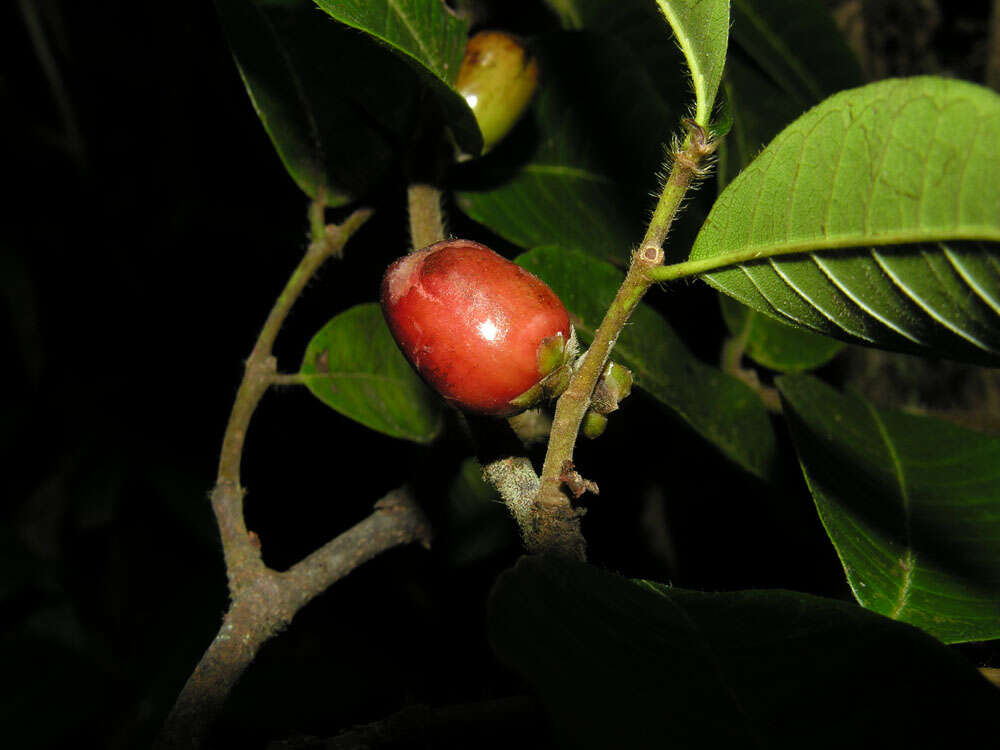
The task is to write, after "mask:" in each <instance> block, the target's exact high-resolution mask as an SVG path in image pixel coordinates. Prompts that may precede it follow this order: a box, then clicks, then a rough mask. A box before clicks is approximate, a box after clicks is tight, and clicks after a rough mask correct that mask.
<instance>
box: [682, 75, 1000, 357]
mask: <svg viewBox="0 0 1000 750" xmlns="http://www.w3.org/2000/svg"><path fill="white" fill-rule="evenodd" d="M998 144H1000V96H998V95H997V94H996V93H994V92H992V91H990V90H989V89H985V88H983V87H980V86H976V85H974V84H970V83H964V82H961V81H955V80H946V79H940V78H931V77H922V78H910V79H894V80H887V81H881V82H879V83H875V84H871V85H869V86H864V87H862V88H859V89H853V90H851V91H845V92H843V93H841V94H837V95H836V96H833V97H831V98H830V99H827V100H826V101H824V102H823V103H822V104H820V105H818V106H817V107H815V108H814V109H812V110H810V111H809V112H807V113H806V114H805V115H803V116H802V117H800V118H799V119H797V120H796V121H795V122H794V123H792V124H791V125H790V126H788V127H787V128H786V129H785V130H784V131H782V133H781V134H780V135H779V136H778V137H777V138H775V139H774V141H773V142H772V143H771V144H770V145H769V146H768V147H767V149H766V150H765V151H764V152H763V153H762V154H761V155H760V156H759V157H757V158H756V159H755V160H754V161H753V163H752V164H751V165H750V166H749V167H747V169H746V170H744V172H743V173H742V174H740V176H739V177H738V178H737V179H736V180H734V181H733V182H732V183H731V184H730V185H729V186H728V187H727V188H726V190H725V191H724V192H723V193H722V195H721V196H720V197H719V199H718V201H717V202H716V204H715V206H714V207H713V209H712V212H711V214H710V215H709V217H708V219H707V220H706V222H705V224H704V226H703V227H702V230H701V232H700V234H699V235H698V239H697V241H696V242H695V245H694V248H693V249H692V251H691V257H690V260H691V262H690V263H688V264H684V265H683V268H684V270H686V271H688V272H692V273H703V274H704V275H703V278H705V279H706V280H707V281H708V282H709V283H710V284H712V285H713V286H714V287H716V288H718V289H720V290H722V291H724V292H726V293H727V294H730V295H732V296H733V297H736V298H737V299H738V300H740V301H741V302H743V303H744V304H747V305H749V306H750V307H752V308H754V309H756V310H759V311H761V312H763V313H765V314H768V315H771V316H774V317H776V318H778V319H779V320H781V321H783V322H786V323H791V324H793V325H796V326H800V327H803V328H806V329H810V330H814V331H816V332H818V333H824V334H826V335H829V336H835V337H839V338H843V339H845V340H848V341H854V342H858V343H863V344H868V345H872V346H879V347H883V348H887V349H898V350H901V351H913V352H923V353H933V354H936V355H939V356H948V357H951V358H956V359H965V360H969V361H973V362H982V363H992V364H995V363H997V362H1000V245H998V242H1000V180H997V178H996V175H997V174H1000V149H998V148H997V146H998ZM716 268H720V269H724V270H714V269H716Z"/></svg>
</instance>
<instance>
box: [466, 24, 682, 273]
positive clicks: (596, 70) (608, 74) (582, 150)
mask: <svg viewBox="0 0 1000 750" xmlns="http://www.w3.org/2000/svg"><path fill="white" fill-rule="evenodd" d="M649 15H650V16H651V17H652V18H653V20H654V21H655V20H657V19H656V18H655V12H654V13H652V14H649ZM632 28H633V26H628V27H627V28H626V30H623V31H622V33H623V34H624V33H626V31H627V30H628V29H632ZM647 28H648V24H647ZM638 33H639V32H638V31H636V32H635V34H638ZM629 38H630V39H631V38H632V37H629ZM635 38H640V37H638V36H636V37H635ZM665 46H666V47H667V48H668V49H672V45H671V44H669V40H668V42H667V44H666V45H665ZM533 49H534V51H535V53H536V56H537V58H538V60H539V64H540V67H541V70H542V76H541V85H540V88H539V92H538V94H537V96H536V98H535V101H534V103H533V105H532V109H531V112H530V113H529V116H528V117H526V118H525V120H524V121H523V122H522V123H521V125H520V126H518V127H517V128H515V129H514V131H513V132H512V133H511V135H510V136H509V137H508V138H507V140H506V141H505V142H504V143H502V144H500V145H499V146H498V147H497V148H496V149H495V150H494V151H493V152H492V153H491V154H490V155H489V156H488V157H487V158H485V159H483V160H481V161H480V163H477V164H474V165H470V167H471V169H469V170H466V171H465V172H464V173H463V175H462V179H463V180H464V184H462V186H461V187H462V189H461V190H460V191H459V192H458V195H457V198H458V205H459V207H460V208H461V209H462V210H463V211H464V212H465V213H467V214H468V215H469V216H470V217H471V218H473V219H475V220H476V221H478V222H480V223H482V224H485V225H486V226H488V227H489V228H490V229H492V230H493V231H494V232H496V233H497V234H499V235H501V236H502V237H504V238H505V239H507V240H510V241H511V242H513V243H515V244H517V245H519V246H521V247H534V246H537V245H544V244H553V243H560V244H563V245H566V246H572V247H578V248H580V249H582V250H586V251H587V252H589V253H591V254H593V255H595V256H596V257H599V258H602V259H605V258H615V259H619V260H624V259H625V257H626V256H627V253H628V249H629V247H630V245H631V244H632V243H634V242H636V241H637V239H638V238H641V237H642V233H643V231H644V229H645V225H646V222H647V220H648V211H649V209H650V208H651V206H652V199H651V198H650V195H651V194H652V193H653V192H654V191H655V190H656V187H657V180H656V171H657V170H658V169H659V168H660V166H661V164H662V161H663V148H662V144H663V143H664V142H665V141H666V140H668V139H669V137H670V135H671V132H672V129H673V128H674V127H675V126H676V123H677V122H678V121H679V117H680V114H679V113H680V112H682V110H681V109H680V103H681V102H683V100H684V98H683V96H684V81H683V79H682V78H681V76H680V71H679V68H677V67H676V66H675V68H674V70H673V72H672V75H667V76H665V77H664V78H663V79H661V80H656V79H654V78H652V77H651V76H650V75H649V74H648V73H647V72H646V71H645V69H644V68H643V66H642V64H641V63H640V60H639V58H638V57H637V53H636V52H635V51H634V45H632V44H630V43H627V42H626V41H624V38H623V37H618V36H614V35H611V34H596V33H591V32H576V33H569V32H563V33H557V34H553V35H551V36H548V37H546V38H544V39H542V40H540V41H539V43H538V44H537V45H535V46H534V48H533ZM675 56H676V55H675ZM671 86H674V87H676V88H675V89H671ZM673 90H675V91H676V93H677V95H676V97H671V96H670V94H671V92H672V91H673ZM671 103H673V106H674V107H675V108H674V109H671ZM671 113H673V114H671Z"/></svg>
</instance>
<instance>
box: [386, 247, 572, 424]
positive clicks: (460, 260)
mask: <svg viewBox="0 0 1000 750" xmlns="http://www.w3.org/2000/svg"><path fill="white" fill-rule="evenodd" d="M382 312H383V313H384V314H385V319H386V322H387V323H388V324H389V330H390V331H391V332H392V335H393V337H394V338H395V339H396V343H397V344H398V345H399V348H400V349H401V350H402V352H403V354H405V355H406V358H407V359H408V360H409V361H410V363H411V364H412V365H413V367H414V368H415V369H416V370H417V372H419V373H420V375H421V376H422V377H423V378H424V380H426V381H427V382H428V383H429V384H430V385H431V386H432V387H434V388H435V389H436V390H437V391H438V392H439V393H440V394H441V395H443V396H444V397H445V398H446V399H448V400H449V401H451V402H452V403H454V404H455V405H456V406H458V407H459V408H461V409H465V410H467V411H472V412H477V413H480V414H492V415H496V416H510V415H512V414H516V413H517V412H519V411H523V410H524V409H526V408H528V407H530V406H532V405H533V404H534V403H536V402H537V401H538V400H540V399H541V398H542V397H544V396H547V395H548V396H551V395H554V394H553V393H552V388H554V387H558V386H561V387H565V380H566V378H565V377H564V375H565V374H566V373H567V368H566V367H565V365H566V361H567V358H568V357H569V354H570V349H571V348H572V347H571V346H570V339H571V336H572V326H571V325H570V322H569V314H568V313H567V312H566V308H565V307H564V306H563V304H562V302H561V301H560V300H559V298H558V297H557V296H556V295H555V292H553V291H552V290H551V289H549V288H548V286H546V285H545V283H544V282H543V281H541V280H540V279H538V278H537V277H535V276H533V275H532V274H530V273H528V272H527V271H525V270H524V269H523V268H521V267H520V266H518V265H516V264H514V263H511V262H510V261H509V260H507V259H506V258H503V257H501V256H500V255H497V254H496V253H495V252H493V251H492V250H490V249H489V248H488V247H486V246H485V245H480V244H479V243H478V242H471V241H469V240H446V241H444V242H438V243H436V244H434V245H430V246H429V247H425V248H424V249H422V250H417V251H415V252H413V253H410V254H409V255H406V256H404V257H402V258H400V259H399V260H397V261H396V262H395V263H393V264H392V265H391V266H389V268H388V270H387V271H386V272H385V277H384V278H383V279H382Z"/></svg>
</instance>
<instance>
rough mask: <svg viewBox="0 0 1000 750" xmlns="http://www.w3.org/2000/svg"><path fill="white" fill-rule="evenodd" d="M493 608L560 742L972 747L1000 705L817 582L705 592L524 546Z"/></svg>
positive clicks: (494, 638) (926, 644)
mask: <svg viewBox="0 0 1000 750" xmlns="http://www.w3.org/2000/svg"><path fill="white" fill-rule="evenodd" d="M488 616H489V635H490V640H491V642H492V644H493V647H494V649H495V650H496V652H497V654H498V655H499V656H500V658H501V660H503V661H504V662H505V663H506V664H507V665H509V666H510V667H512V668H513V669H514V670H516V671H517V672H518V673H520V674H521V675H522V676H523V677H524V678H525V679H526V680H527V681H528V683H529V684H530V685H531V686H532V688H533V689H534V691H535V692H536V693H537V694H538V697H539V698H540V699H541V701H542V703H543V704H544V705H545V706H546V708H547V709H548V711H549V713H550V714H551V717H552V722H553V726H554V729H555V731H556V733H557V738H558V739H559V740H561V741H562V746H564V747H573V748H595V749H596V748H600V749H601V750H605V749H606V748H629V749H630V750H637V749H639V748H672V749H673V750H714V749H715V748H724V749H725V750H732V748H769V750H776V749H777V748H782V749H784V748H788V749H789V750H791V749H794V750H801V748H830V749H831V750H832V749H834V748H843V747H849V746H851V745H854V744H857V742H858V741H859V738H862V737H863V738H864V740H865V743H866V744H868V745H869V746H871V747H886V748H888V747H972V746H975V745H974V744H973V742H974V741H975V742H976V743H980V744H981V742H982V739H981V738H977V736H979V737H982V736H989V733H992V732H993V724H995V720H996V715H997V712H998V711H1000V693H998V692H997V690H996V688H995V687H993V686H992V685H990V684H989V683H988V682H987V681H986V680H984V679H983V678H982V677H981V676H980V675H979V674H978V672H977V671H976V669H975V668H974V667H973V666H972V665H971V664H969V663H968V662H966V661H965V660H964V659H962V657H961V656H959V655H958V654H956V653H954V652H953V651H951V650H950V649H948V648H947V647H945V646H944V645H942V644H941V643H939V642H937V641H935V640H934V639H933V638H931V637H930V636H928V635H926V634H924V633H921V632H920V631H919V630H917V629H915V628H912V627H910V626H908V625H904V624H902V623H898V622H894V621H892V620H889V619H887V618H885V617H881V616H879V615H876V614H874V613H872V612H868V611H866V610H864V609H862V608H861V607H858V606H856V605H854V604H849V603H846V602H840V601H832V600H828V599H821V598H819V597H815V596H811V595H808V594H798V593H793V592H789V591H745V592H736V593H722V594H715V593H712V594H707V593H701V592H696V591H685V590H683V589H676V588H671V587H669V586H664V585H662V584H657V583H651V582H645V581H630V580H628V579H626V578H623V577H621V576H617V575H614V574H612V573H608V572H605V571H602V570H600V569H598V568H596V567H594V566H592V565H586V564H583V563H574V562H569V561H560V560H556V559H547V558H542V557H530V558H529V557H526V558H522V559H521V560H520V561H519V562H518V563H517V565H516V566H515V567H514V568H513V569H512V570H509V571H507V572H506V573H504V574H503V575H501V576H500V578H499V580H498V581H497V584H496V586H495V587H494V590H493V592H492V594H491V599H490V604H489V615H488ZM984 732H985V733H987V734H982V733H984Z"/></svg>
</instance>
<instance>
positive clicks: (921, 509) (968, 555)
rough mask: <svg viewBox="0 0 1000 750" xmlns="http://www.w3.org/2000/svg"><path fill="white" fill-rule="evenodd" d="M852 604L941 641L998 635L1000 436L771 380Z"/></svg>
mask: <svg viewBox="0 0 1000 750" xmlns="http://www.w3.org/2000/svg"><path fill="white" fill-rule="evenodd" d="M778 385H779V388H780V390H781V396H782V398H783V400H784V403H785V413H786V415H787V416H788V420H789V423H790V425H791V428H792V437H793V439H794V441H795V447H796V450H798V453H799V460H800V462H801V464H802V471H803V473H804V474H805V477H806V481H807V483H808V484H809V489H810V490H811V491H812V495H813V499H814V500H815V501H816V507H817V509H818V510H819V515H820V518H821V519H822V521H823V525H824V527H825V528H826V531H827V534H829V535H830V539H831V541H832V542H833V544H834V546H835V547H836V549H837V554H838V555H840V560H841V562H842V563H843V565H844V570H845V572H846V573H847V580H848V582H849V583H850V585H851V590H852V591H854V595H855V597H856V598H857V600H858V601H859V602H860V603H861V604H862V605H864V606H865V607H867V608H868V609H871V610H873V611H875V612H879V613H881V614H883V615H886V616H887V617H892V618H894V619H898V620H902V621H903V622H908V623H911V624H913V625H916V626H918V627H920V628H922V629H924V630H926V631H927V632H928V633H931V634H932V635H934V636H937V637H938V638H940V639H941V640H943V641H946V642H949V643H954V642H959V641H980V640H988V639H992V638H1000V439H997V438H994V437H987V436H985V435H982V434H980V433H976V432H972V431H971V430H965V429H962V428H960V427H957V426H955V425H953V424H951V423H948V422H943V421H941V420H938V419H934V418H930V417H917V416H912V415H908V414H904V413H901V412H896V411H887V410H881V409H876V408H875V407H873V406H872V405H871V404H869V403H868V402H866V401H864V400H862V399H860V398H856V397H853V396H845V395H842V394H840V393H838V392H837V391H835V390H834V389H832V388H830V387H829V386H826V385H824V384H823V383H821V382H819V381H818V380H815V379H813V378H809V377H807V376H788V377H784V378H781V379H780V380H779V381H778Z"/></svg>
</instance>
